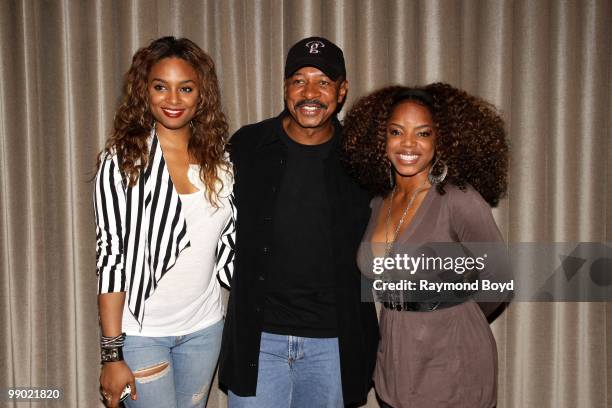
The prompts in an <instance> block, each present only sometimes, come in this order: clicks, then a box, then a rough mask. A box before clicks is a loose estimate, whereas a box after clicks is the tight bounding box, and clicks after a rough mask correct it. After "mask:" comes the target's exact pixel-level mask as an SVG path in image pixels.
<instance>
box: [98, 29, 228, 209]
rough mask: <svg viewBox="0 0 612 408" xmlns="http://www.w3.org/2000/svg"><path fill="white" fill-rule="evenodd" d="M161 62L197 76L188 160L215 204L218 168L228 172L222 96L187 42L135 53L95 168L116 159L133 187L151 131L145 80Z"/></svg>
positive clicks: (205, 60)
mask: <svg viewBox="0 0 612 408" xmlns="http://www.w3.org/2000/svg"><path fill="white" fill-rule="evenodd" d="M164 58H180V59H182V60H184V61H186V62H188V63H189V64H190V65H191V66H192V67H193V69H194V70H195V71H196V72H197V74H198V82H199V83H198V90H199V92H200V100H199V102H198V106H197V109H196V113H195V115H194V117H193V119H192V121H191V123H192V134H191V137H190V138H189V145H188V151H189V155H190V156H191V157H192V158H193V159H195V161H196V162H197V164H198V165H200V178H201V179H202V182H203V183H204V185H205V186H206V194H207V198H208V201H209V202H211V203H212V204H213V205H218V200H217V198H218V194H219V192H220V191H221V189H222V188H223V180H222V179H221V177H220V176H219V169H221V170H222V171H229V169H230V164H229V162H228V161H227V159H226V158H225V145H226V143H227V140H228V136H229V135H228V126H227V121H226V118H225V115H224V114H223V112H222V110H221V93H220V91H219V83H218V81H217V74H216V73H215V65H214V63H213V60H212V58H210V56H208V55H207V54H206V53H205V52H204V51H202V49H201V48H200V47H198V46H197V45H196V44H195V43H194V42H192V41H191V40H188V39H187V38H179V39H177V38H174V37H163V38H159V39H157V40H155V41H153V42H151V43H150V44H149V45H148V46H146V47H144V48H141V49H139V50H138V51H137V52H136V54H134V57H133V58H132V66H131V67H130V69H129V70H128V72H127V74H126V76H125V83H124V88H123V100H122V102H121V104H120V105H119V108H118V109H117V113H116V114H115V123H114V131H113V134H112V135H111V137H110V138H109V139H108V140H107V142H106V145H105V146H104V149H103V150H102V151H101V152H100V154H99V155H98V166H99V165H100V162H101V160H102V157H103V156H104V155H105V154H117V155H118V157H120V159H121V160H120V163H119V167H120V170H121V173H122V175H123V176H124V177H125V179H126V181H127V183H128V185H130V186H134V185H135V184H136V183H137V181H138V178H139V176H140V175H141V174H142V172H143V171H144V170H145V169H146V168H147V165H148V160H149V147H148V139H149V135H150V133H151V130H152V128H153V121H154V118H153V115H152V114H151V110H150V103H149V92H148V76H149V72H150V71H151V68H152V67H153V65H155V64H156V63H157V62H159V61H161V60H162V59H164Z"/></svg>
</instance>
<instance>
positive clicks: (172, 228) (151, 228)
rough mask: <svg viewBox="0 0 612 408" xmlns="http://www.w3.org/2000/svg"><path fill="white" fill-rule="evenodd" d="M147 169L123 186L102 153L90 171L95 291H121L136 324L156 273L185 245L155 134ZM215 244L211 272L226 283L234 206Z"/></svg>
mask: <svg viewBox="0 0 612 408" xmlns="http://www.w3.org/2000/svg"><path fill="white" fill-rule="evenodd" d="M149 146H150V153H149V164H148V166H147V169H146V170H145V171H143V172H141V174H140V177H139V178H138V182H137V184H136V185H135V186H133V187H129V186H127V184H126V182H125V180H124V179H123V177H122V175H121V172H120V170H119V161H118V158H117V155H115V154H110V153H109V154H107V155H106V156H105V157H104V158H103V160H102V162H101V163H100V168H99V169H98V172H97V174H96V178H95V185H94V210H95V218H96V265H97V275H98V293H99V294H102V293H112V292H124V291H125V292H127V295H126V296H127V302H128V307H129V309H130V311H131V313H132V314H133V315H134V317H135V318H136V320H137V321H138V323H139V324H140V325H142V321H143V317H144V310H145V306H144V305H145V301H146V300H147V299H148V298H149V296H151V295H152V294H153V292H154V291H155V289H156V287H157V284H158V282H159V280H160V279H161V277H162V276H164V274H165V273H166V272H168V271H169V270H170V269H171V268H172V267H173V266H174V264H175V263H176V260H177V258H178V256H179V254H180V253H181V251H182V250H183V249H185V248H187V247H188V246H190V242H189V236H188V233H187V224H186V222H185V218H184V216H183V213H182V212H181V200H180V198H179V195H178V193H177V192H176V190H175V189H174V185H173V184H172V180H171V178H170V174H169V172H168V168H167V166H166V163H165V160H164V157H163V155H162V149H161V147H160V146H159V141H158V140H157V136H156V135H155V134H154V133H152V135H151V137H150V139H149ZM229 203H230V207H231V210H232V211H231V214H232V215H231V217H230V218H229V219H228V221H227V223H226V224H225V226H224V228H223V232H222V234H221V236H220V237H219V241H218V244H217V253H216V254H217V260H216V264H215V273H216V274H217V278H218V279H219V281H220V282H221V283H222V284H223V285H224V286H226V287H229V285H230V282H231V277H232V273H233V268H234V247H235V246H234V242H235V233H236V222H235V220H236V208H235V205H234V198H233V194H232V195H230V199H229Z"/></svg>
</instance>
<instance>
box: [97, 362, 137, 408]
mask: <svg viewBox="0 0 612 408" xmlns="http://www.w3.org/2000/svg"><path fill="white" fill-rule="evenodd" d="M126 385H129V386H130V388H131V389H132V392H131V397H132V399H133V400H135V399H137V398H138V396H137V395H136V383H135V381H134V374H133V373H132V370H130V368H129V367H128V366H127V364H125V361H113V362H109V363H103V364H102V373H101V374H100V387H101V388H102V396H103V397H104V403H105V404H106V406H107V407H111V408H115V407H117V406H118V405H119V397H120V396H121V393H122V392H123V389H124V388H125V386H126ZM107 396H110V398H107Z"/></svg>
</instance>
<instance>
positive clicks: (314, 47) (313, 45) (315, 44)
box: [306, 41, 325, 54]
mask: <svg viewBox="0 0 612 408" xmlns="http://www.w3.org/2000/svg"><path fill="white" fill-rule="evenodd" d="M323 47H325V44H323V43H322V42H321V41H310V42H307V43H306V48H309V49H310V51H308V52H310V53H311V54H319V53H320V52H321V51H319V48H323Z"/></svg>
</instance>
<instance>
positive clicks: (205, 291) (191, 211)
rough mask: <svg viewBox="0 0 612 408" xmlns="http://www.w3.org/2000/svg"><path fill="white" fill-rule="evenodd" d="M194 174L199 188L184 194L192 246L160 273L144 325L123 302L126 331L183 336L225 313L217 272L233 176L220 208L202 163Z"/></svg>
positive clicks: (193, 169)
mask: <svg viewBox="0 0 612 408" xmlns="http://www.w3.org/2000/svg"><path fill="white" fill-rule="evenodd" d="M188 175H189V180H190V181H191V183H192V184H193V185H194V186H196V187H197V188H198V189H199V191H198V192H196V193H193V194H179V197H180V199H181V211H182V212H183V215H184V217H185V221H186V223H187V234H188V235H189V241H190V243H191V246H189V247H187V248H185V249H184V250H183V251H182V252H181V253H180V255H179V257H178V260H177V261H176V264H175V265H174V267H173V268H172V269H170V270H169V271H167V272H166V274H165V275H164V276H163V277H162V278H161V279H160V281H159V285H158V286H157V289H156V290H155V292H154V293H153V295H152V296H151V297H150V298H149V299H147V301H146V303H145V311H144V313H145V314H144V320H143V324H142V330H140V329H139V327H138V323H137V321H136V319H135V318H134V316H132V314H131V313H130V311H129V309H128V307H127V301H126V303H125V307H124V308H123V325H122V329H123V331H124V332H125V333H126V334H128V335H133V336H148V337H162V336H182V335H185V334H189V333H193V332H195V331H198V330H202V329H204V328H206V327H208V326H210V325H212V324H214V323H216V322H218V321H219V320H221V319H222V318H223V304H222V302H221V288H220V285H219V281H218V280H217V277H216V276H214V274H213V268H214V265H215V250H216V248H217V242H218V240H219V237H220V236H221V230H222V229H223V227H224V226H225V223H226V222H227V220H228V218H229V217H230V216H231V209H230V207H229V201H228V200H229V199H228V196H229V192H230V191H231V187H232V181H231V178H230V177H227V180H224V188H223V191H222V192H221V195H220V197H219V208H215V207H213V206H212V205H211V204H210V203H209V202H208V200H207V199H206V195H205V188H206V187H205V186H204V184H203V183H202V182H201V180H200V178H199V175H198V166H193V165H192V166H191V168H190V169H189V174H188Z"/></svg>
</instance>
